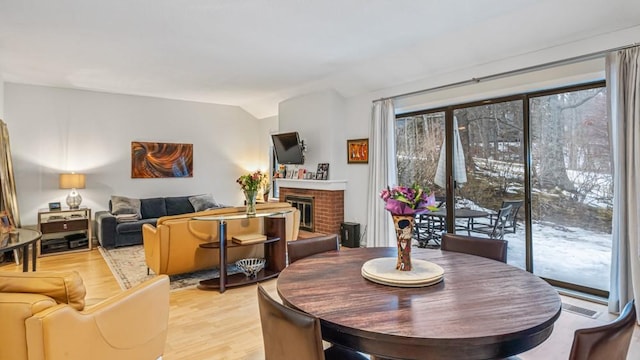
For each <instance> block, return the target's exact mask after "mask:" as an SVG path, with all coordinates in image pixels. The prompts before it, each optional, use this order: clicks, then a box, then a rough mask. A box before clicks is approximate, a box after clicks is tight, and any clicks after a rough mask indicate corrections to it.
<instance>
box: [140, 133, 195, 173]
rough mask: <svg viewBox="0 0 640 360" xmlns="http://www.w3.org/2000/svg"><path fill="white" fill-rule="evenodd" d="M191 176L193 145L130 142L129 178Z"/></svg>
mask: <svg viewBox="0 0 640 360" xmlns="http://www.w3.org/2000/svg"><path fill="white" fill-rule="evenodd" d="M167 177H193V145H192V144H176V143H157V142H139V141H132V142H131V178H133V179H149V178H167Z"/></svg>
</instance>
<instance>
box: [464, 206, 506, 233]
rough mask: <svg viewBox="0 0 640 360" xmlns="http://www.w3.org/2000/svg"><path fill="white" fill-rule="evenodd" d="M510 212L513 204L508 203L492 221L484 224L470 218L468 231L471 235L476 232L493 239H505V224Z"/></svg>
mask: <svg viewBox="0 0 640 360" xmlns="http://www.w3.org/2000/svg"><path fill="white" fill-rule="evenodd" d="M510 214H511V205H508V206H506V207H503V208H501V209H500V210H498V213H497V214H496V215H495V220H494V221H493V222H492V223H488V224H484V223H477V222H474V221H472V220H469V226H468V228H467V231H468V232H469V235H471V232H476V233H481V234H485V235H488V236H489V238H491V239H500V240H502V239H504V233H505V226H506V224H507V219H508V218H509V215H510Z"/></svg>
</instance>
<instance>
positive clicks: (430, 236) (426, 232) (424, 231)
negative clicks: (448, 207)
mask: <svg viewBox="0 0 640 360" xmlns="http://www.w3.org/2000/svg"><path fill="white" fill-rule="evenodd" d="M445 200H446V198H445V197H444V196H436V206H437V207H438V208H441V207H443V206H444V204H445ZM446 230H447V227H446V225H445V222H444V219H443V218H437V217H433V216H429V215H428V214H419V215H416V220H415V225H414V232H413V235H414V237H415V239H416V240H418V247H421V248H424V247H427V245H429V241H433V242H434V243H435V245H436V246H440V238H441V236H442V233H443V232H444V231H446Z"/></svg>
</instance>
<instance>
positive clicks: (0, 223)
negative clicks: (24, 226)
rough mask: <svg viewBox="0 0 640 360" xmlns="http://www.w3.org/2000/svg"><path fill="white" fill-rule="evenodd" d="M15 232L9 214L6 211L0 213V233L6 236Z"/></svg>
mask: <svg viewBox="0 0 640 360" xmlns="http://www.w3.org/2000/svg"><path fill="white" fill-rule="evenodd" d="M13 230H15V226H14V225H13V220H12V219H11V216H9V213H7V212H6V211H0V233H2V234H6V233H10V232H12V231H13Z"/></svg>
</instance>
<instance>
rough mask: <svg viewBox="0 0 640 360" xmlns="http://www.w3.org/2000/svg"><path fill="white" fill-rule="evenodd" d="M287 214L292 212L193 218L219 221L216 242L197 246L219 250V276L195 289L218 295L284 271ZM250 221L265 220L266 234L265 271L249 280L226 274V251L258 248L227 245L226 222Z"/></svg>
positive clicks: (203, 281)
mask: <svg viewBox="0 0 640 360" xmlns="http://www.w3.org/2000/svg"><path fill="white" fill-rule="evenodd" d="M289 212H291V210H286V211H274V212H265V213H257V214H255V215H247V214H228V215H219V216H198V217H194V218H193V220H200V221H218V222H219V225H218V238H219V242H211V243H205V244H202V245H200V247H202V248H205V249H220V276H219V277H218V278H213V279H207V280H202V281H200V284H199V285H198V288H199V289H203V290H219V291H220V293H223V292H224V291H225V290H226V288H227V287H234V286H241V285H246V284H252V283H255V282H258V281H262V280H266V279H270V278H273V277H276V276H278V274H280V271H282V270H284V268H285V267H286V251H287V250H286V249H287V242H286V239H285V234H286V224H285V220H286V219H285V218H284V217H283V216H282V215H284V214H287V213H289ZM252 218H264V229H265V235H267V240H266V241H265V242H263V243H262V244H264V257H265V259H266V264H265V266H264V269H262V270H260V272H259V273H258V274H257V275H256V276H255V277H252V278H249V277H247V276H246V275H244V274H242V273H240V274H233V275H227V248H229V247H235V246H253V245H259V244H249V245H241V244H236V243H233V242H228V241H227V221H229V220H244V219H252Z"/></svg>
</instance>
